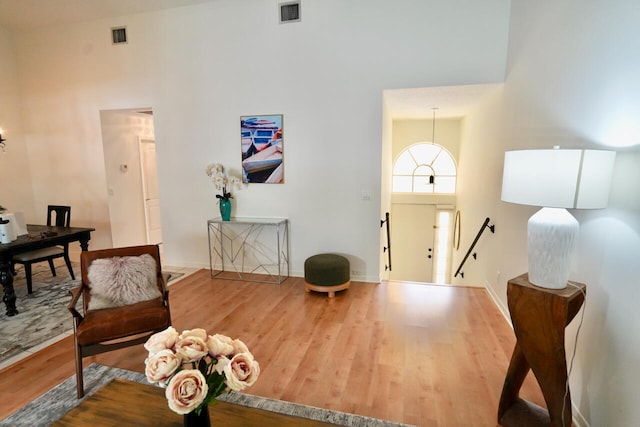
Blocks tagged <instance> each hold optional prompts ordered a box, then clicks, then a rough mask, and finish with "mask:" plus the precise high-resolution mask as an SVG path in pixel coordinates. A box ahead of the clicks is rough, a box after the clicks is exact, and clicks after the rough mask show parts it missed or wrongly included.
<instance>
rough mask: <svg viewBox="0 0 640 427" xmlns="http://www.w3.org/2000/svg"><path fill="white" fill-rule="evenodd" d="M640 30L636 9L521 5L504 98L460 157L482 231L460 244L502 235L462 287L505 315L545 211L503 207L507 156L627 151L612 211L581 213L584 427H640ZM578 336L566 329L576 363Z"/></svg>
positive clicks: (471, 123) (576, 377) (470, 212)
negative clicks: (489, 296)
mask: <svg viewBox="0 0 640 427" xmlns="http://www.w3.org/2000/svg"><path fill="white" fill-rule="evenodd" d="M638 22H640V8H639V7H638V2H637V1H635V0H619V1H616V2H606V3H605V2H600V1H595V0H594V1H584V0H564V1H561V2H545V3H544V4H541V3H539V2H538V3H534V2H530V1H527V0H514V1H513V2H512V17H511V30H510V36H509V61H508V67H507V78H506V82H505V85H504V91H503V92H502V94H499V95H498V96H496V97H494V98H492V99H490V100H487V102H486V104H485V105H483V106H482V107H480V108H479V109H478V110H476V111H475V112H474V113H473V114H471V115H470V116H469V117H467V119H466V120H465V126H464V130H463V137H462V139H463V142H462V145H461V153H460V170H461V175H460V187H459V190H460V192H459V194H458V202H459V207H460V209H461V211H462V214H463V221H464V222H463V223H466V224H473V226H472V225H469V226H468V227H465V228H464V229H463V241H462V245H461V246H465V245H467V246H468V245H469V243H470V241H471V240H472V239H473V237H474V236H475V233H476V232H477V228H478V227H479V225H480V224H481V223H482V221H483V220H484V217H485V216H490V217H491V218H492V220H493V221H494V222H495V224H496V234H495V235H490V234H489V236H486V237H483V238H482V240H481V247H480V248H479V250H478V254H479V260H478V261H476V262H471V263H470V264H469V266H468V267H466V268H465V273H466V274H465V279H464V280H459V282H460V283H466V282H479V283H487V284H488V285H489V286H490V287H491V290H492V292H493V293H494V294H495V295H496V296H497V297H498V298H499V300H500V303H501V306H502V308H503V309H504V308H505V307H506V282H507V280H508V279H509V278H512V277H515V276H517V275H519V274H521V273H523V272H524V271H526V269H527V261H526V227H527V220H528V218H529V216H530V215H532V214H533V213H534V212H535V211H536V210H537V208H535V207H527V206H518V205H512V204H508V203H504V202H501V201H500V185H501V179H502V162H503V156H504V151H505V150H511V149H522V148H549V147H551V146H552V145H554V144H558V145H561V146H562V147H564V148H571V147H584V148H600V149H615V150H617V151H618V153H617V160H616V170H615V175H614V181H613V184H612V191H611V196H610V202H609V207H608V209H604V210H596V211H573V212H572V213H573V214H574V215H575V216H576V217H577V219H578V221H579V222H580V224H581V229H580V238H579V244H578V251H577V256H576V259H575V262H574V265H573V269H572V274H571V280H575V281H578V282H583V283H586V284H587V301H586V312H585V318H584V325H583V326H582V329H581V331H580V335H579V340H578V344H577V355H576V361H575V365H574V369H573V373H572V376H571V392H572V397H573V401H574V403H575V404H576V405H577V406H578V409H579V411H580V414H579V415H580V416H582V417H584V419H583V420H582V424H585V425H586V424H587V422H588V424H589V425H591V426H594V427H595V426H635V425H640V407H638V405H637V404H636V399H635V397H636V396H638V394H640V381H639V380H640V370H639V369H638V365H639V362H640V335H638V333H637V331H638V330H639V328H640V316H639V315H638V310H637V307H636V306H637V301H638V300H639V299H640V287H639V286H638V283H637V281H638V279H637V278H638V277H640V191H639V189H638V183H639V182H640V150H639V149H638V147H639V146H640V126H639V125H638V117H640V114H639V113H640V57H639V56H638V55H637V51H638V48H639V47H640V46H639V41H640V26H638V25H637V23H638ZM625 147H627V148H625ZM459 256H460V255H459ZM578 318H579V316H578ZM577 326H578V321H576V320H574V322H573V323H572V324H571V325H570V327H569V328H568V329H567V334H566V337H567V346H568V353H569V355H570V354H571V352H572V351H573V349H574V342H575V337H576V332H577ZM585 420H586V421H585Z"/></svg>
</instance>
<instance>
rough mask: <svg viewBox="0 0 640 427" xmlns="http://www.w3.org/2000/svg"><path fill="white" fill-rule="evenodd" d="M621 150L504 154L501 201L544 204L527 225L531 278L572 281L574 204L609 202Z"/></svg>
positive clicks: (554, 285)
mask: <svg viewBox="0 0 640 427" xmlns="http://www.w3.org/2000/svg"><path fill="white" fill-rule="evenodd" d="M615 156H616V153H615V152H614V151H604V150H560V149H558V148H557V147H556V148H554V149H552V150H518V151H507V152H505V156H504V174H503V177H502V200H503V201H505V202H510V203H517V204H521V205H532V206H542V209H540V210H539V211H538V212H536V213H535V214H534V215H533V216H531V218H529V222H528V228H527V251H528V260H529V281H530V282H531V283H533V284H534V285H536V286H540V287H542V288H547V289H563V288H565V287H566V286H567V281H568V280H569V272H570V270H571V261H572V257H573V252H574V249H575V245H576V236H577V234H578V229H579V225H578V221H577V220H576V219H575V218H574V217H573V216H572V215H571V214H570V213H569V212H568V211H567V208H569V209H600V208H605V207H606V206H607V201H608V198H609V188H610V186H611V176H612V174H613V164H614V162H615Z"/></svg>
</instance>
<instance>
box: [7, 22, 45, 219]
mask: <svg viewBox="0 0 640 427" xmlns="http://www.w3.org/2000/svg"><path fill="white" fill-rule="evenodd" d="M0 64H2V65H1V66H0V128H2V129H3V134H2V137H3V138H5V139H6V141H5V144H6V148H5V151H4V152H3V151H2V149H0V206H3V207H5V208H6V209H7V210H9V211H22V212H24V214H25V218H33V217H34V215H35V212H34V204H33V191H32V189H31V173H30V167H29V157H28V155H27V149H26V145H25V137H24V133H23V131H22V121H21V117H20V110H21V108H20V100H21V99H20V96H19V92H18V69H17V66H16V61H15V55H14V49H13V44H12V38H11V34H10V33H9V32H8V31H5V30H4V29H3V28H2V27H0ZM46 218H47V207H46V206H45V207H44V209H43V210H41V212H40V216H39V219H40V222H43V221H45V220H46Z"/></svg>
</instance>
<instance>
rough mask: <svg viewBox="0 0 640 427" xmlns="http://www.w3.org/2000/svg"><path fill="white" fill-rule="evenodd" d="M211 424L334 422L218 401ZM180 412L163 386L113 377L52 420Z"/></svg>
mask: <svg viewBox="0 0 640 427" xmlns="http://www.w3.org/2000/svg"><path fill="white" fill-rule="evenodd" d="M209 418H210V420H211V426H212V427H215V426H225V427H246V426H260V427H322V426H332V425H334V424H330V423H325V422H323V421H315V420H311V419H308V418H301V417H296V416H293V415H284V414H279V413H276V412H271V411H267V410H264V409H256V408H250V407H247V406H242V405H237V404H235V403H227V402H222V401H217V402H216V403H215V404H213V405H209ZM182 419H183V417H182V415H179V414H176V413H175V412H173V411H171V410H170V409H169V407H168V405H167V399H166V398H165V397H164V389H162V388H160V387H157V386H152V385H148V384H140V383H136V382H132V381H127V380H123V379H120V378H116V379H115V380H113V381H111V382H110V383H109V384H107V385H106V386H104V387H103V388H101V389H100V390H98V391H97V392H96V393H95V394H94V395H92V396H91V397H88V398H87V399H86V400H85V401H84V402H82V403H81V404H80V405H78V406H76V407H75V408H73V409H72V410H71V411H69V412H67V414H66V415H65V416H64V417H62V418H61V419H59V420H58V421H56V422H55V423H53V424H52V425H53V426H57V427H62V426H79V427H80V426H82V427H84V426H92V427H101V426H104V427H111V426H118V425H120V426H154V427H156V426H157V427H164V426H167V427H168V426H175V427H182V426H183V422H182Z"/></svg>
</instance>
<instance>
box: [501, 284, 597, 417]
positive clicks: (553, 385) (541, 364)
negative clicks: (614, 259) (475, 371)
mask: <svg viewBox="0 0 640 427" xmlns="http://www.w3.org/2000/svg"><path fill="white" fill-rule="evenodd" d="M585 295H586V285H585V284H583V283H576V282H569V286H567V287H566V288H564V289H545V288H540V287H538V286H535V285H533V284H531V283H530V282H529V276H528V275H527V274H526V273H525V274H523V275H521V276H518V277H516V278H514V279H511V280H509V282H508V284H507V302H508V305H509V313H510V314H511V320H512V322H513V330H514V332H515V334H516V339H517V341H516V345H515V348H514V350H513V355H512V356H511V363H510V364H509V369H508V371H507V376H506V378H505V381H504V387H503V388H502V395H501V396H500V404H499V407H498V422H499V423H500V425H502V426H505V427H509V426H519V427H528V426H553V427H569V426H571V421H572V419H571V394H570V393H569V388H568V385H567V379H568V377H567V359H566V352H565V346H564V330H565V327H566V326H567V325H568V324H569V323H570V322H571V320H572V319H573V318H574V317H575V315H576V314H577V313H578V311H579V310H580V307H581V306H582V304H583V302H584V297H585ZM530 369H531V370H532V371H533V373H534V374H535V376H536V379H537V380H538V383H539V384H540V387H541V389H542V394H543V396H544V400H545V402H546V404H547V408H548V409H544V408H541V407H539V406H537V405H534V404H533V403H530V402H527V401H526V400H524V399H521V398H520V397H518V392H519V391H520V387H522V383H523V381H524V379H525V377H526V376H527V373H528V372H529V370H530ZM565 387H566V388H565Z"/></svg>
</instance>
